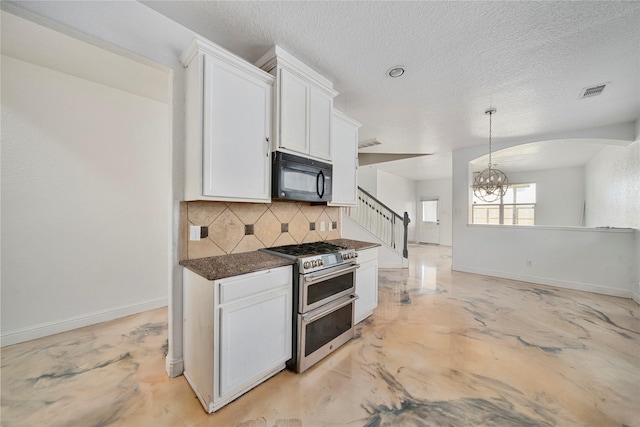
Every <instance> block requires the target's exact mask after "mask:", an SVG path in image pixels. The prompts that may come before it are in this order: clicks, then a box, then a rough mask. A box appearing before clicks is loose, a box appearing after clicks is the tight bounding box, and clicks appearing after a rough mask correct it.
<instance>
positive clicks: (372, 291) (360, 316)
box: [354, 249, 378, 323]
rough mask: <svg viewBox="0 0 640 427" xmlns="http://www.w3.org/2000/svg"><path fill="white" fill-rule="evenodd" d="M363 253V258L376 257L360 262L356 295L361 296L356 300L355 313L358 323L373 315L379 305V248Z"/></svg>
mask: <svg viewBox="0 0 640 427" xmlns="http://www.w3.org/2000/svg"><path fill="white" fill-rule="evenodd" d="M369 251H371V252H369ZM359 254H360V253H359ZM361 254H363V255H364V256H362V257H363V258H366V259H371V258H372V257H374V259H373V260H371V261H366V262H363V263H362V264H360V268H359V269H358V273H357V276H356V295H358V297H359V298H358V299H357V300H356V309H355V315H354V318H355V322H356V323H359V322H361V321H362V320H364V319H365V318H366V317H368V316H369V315H371V313H372V312H373V310H374V309H375V308H376V307H377V306H378V261H377V254H378V250H377V249H369V250H368V251H363V252H362V253H361ZM368 255H371V256H368Z"/></svg>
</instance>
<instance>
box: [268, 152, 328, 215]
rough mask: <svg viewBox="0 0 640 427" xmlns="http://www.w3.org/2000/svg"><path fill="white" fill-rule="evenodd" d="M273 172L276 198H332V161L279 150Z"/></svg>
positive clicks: (311, 200) (319, 199) (301, 199)
mask: <svg viewBox="0 0 640 427" xmlns="http://www.w3.org/2000/svg"><path fill="white" fill-rule="evenodd" d="M272 173H273V179H272V186H271V197H272V199H277V200H299V201H306V202H328V201H331V193H332V187H333V186H332V181H331V180H332V177H331V175H332V166H331V165H330V164H328V163H323V162H318V161H317V160H311V159H307V158H304V157H299V156H294V155H291V154H288V153H283V152H281V151H276V152H274V153H273V172H272Z"/></svg>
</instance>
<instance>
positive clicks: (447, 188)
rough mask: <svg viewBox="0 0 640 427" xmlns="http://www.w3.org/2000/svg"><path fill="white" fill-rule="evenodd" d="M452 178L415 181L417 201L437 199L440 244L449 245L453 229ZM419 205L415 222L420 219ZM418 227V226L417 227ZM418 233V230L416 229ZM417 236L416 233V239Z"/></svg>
mask: <svg viewBox="0 0 640 427" xmlns="http://www.w3.org/2000/svg"><path fill="white" fill-rule="evenodd" d="M452 196H453V194H452V180H451V178H443V179H430V180H425V181H418V182H417V183H416V199H417V203H420V201H421V200H425V199H438V207H439V209H440V244H441V245H445V246H451V244H452V239H453V237H452V230H453V204H452ZM419 216H420V207H419V206H416V224H417V223H418V222H419V221H420V218H419ZM417 228H418V227H417ZM416 233H419V230H418V231H416ZM417 238H419V236H418V235H416V239H417Z"/></svg>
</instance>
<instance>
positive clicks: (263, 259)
mask: <svg viewBox="0 0 640 427" xmlns="http://www.w3.org/2000/svg"><path fill="white" fill-rule="evenodd" d="M293 263H294V261H291V260H289V259H286V258H282V257H279V256H276V255H271V254H268V253H265V252H259V251H254V252H244V253H240V254H231V255H220V256H213V257H207V258H197V259H189V260H184V261H180V265H181V266H183V267H185V268H188V269H189V270H191V271H193V272H194V273H196V274H199V275H200V276H202V277H204V278H205V279H207V280H217V279H224V278H225V277H232V276H239V275H241V274H246V273H253V272H254V271H261V270H268V269H270V268H276V267H282V266H284V265H292V264H293Z"/></svg>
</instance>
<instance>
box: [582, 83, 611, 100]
mask: <svg viewBox="0 0 640 427" xmlns="http://www.w3.org/2000/svg"><path fill="white" fill-rule="evenodd" d="M606 85H607V84H606V83H604V84H601V85H597V86H591V87H585V88H584V89H582V91H581V92H580V98H589V97H590V96H596V95H600V94H601V93H602V91H603V90H604V88H605V86H606Z"/></svg>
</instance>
